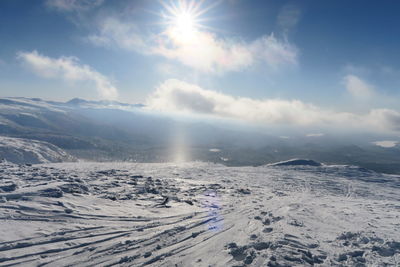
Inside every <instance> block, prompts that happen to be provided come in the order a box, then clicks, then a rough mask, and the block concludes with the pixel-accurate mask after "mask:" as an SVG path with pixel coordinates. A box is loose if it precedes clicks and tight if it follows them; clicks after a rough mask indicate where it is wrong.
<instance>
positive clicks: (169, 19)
mask: <svg viewBox="0 0 400 267" xmlns="http://www.w3.org/2000/svg"><path fill="white" fill-rule="evenodd" d="M201 2H202V1H183V0H182V1H178V2H170V3H169V4H163V6H164V8H165V11H166V13H163V17H164V20H165V23H166V24H167V25H168V28H167V31H168V32H169V33H170V34H171V35H172V36H173V38H174V39H175V40H176V41H179V42H190V41H192V40H193V39H194V38H195V36H196V33H198V32H199V28H200V27H201V24H200V20H201V19H200V16H201V15H203V14H204V13H205V12H206V11H207V10H208V9H202V8H201V5H200V4H201Z"/></svg>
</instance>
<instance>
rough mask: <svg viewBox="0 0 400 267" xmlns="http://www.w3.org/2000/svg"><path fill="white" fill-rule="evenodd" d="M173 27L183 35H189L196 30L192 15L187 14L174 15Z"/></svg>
mask: <svg viewBox="0 0 400 267" xmlns="http://www.w3.org/2000/svg"><path fill="white" fill-rule="evenodd" d="M173 24H174V27H176V29H177V30H178V31H179V33H181V34H183V35H191V34H193V32H194V31H195V30H196V28H195V18H194V16H193V14H190V13H188V12H182V13H180V14H176V17H175V19H174V23H173Z"/></svg>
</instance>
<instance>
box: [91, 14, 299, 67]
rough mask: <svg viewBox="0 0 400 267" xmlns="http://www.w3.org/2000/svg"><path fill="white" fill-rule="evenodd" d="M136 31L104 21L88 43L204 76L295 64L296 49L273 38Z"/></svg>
mask: <svg viewBox="0 0 400 267" xmlns="http://www.w3.org/2000/svg"><path fill="white" fill-rule="evenodd" d="M139 28H140V27H138V26H137V25H135V24H134V23H128V22H123V21H121V20H118V19H116V18H108V19H105V20H104V21H103V22H102V23H101V24H100V25H99V28H98V32H97V33H96V34H92V35H90V36H89V37H88V40H89V41H90V42H92V43H93V44H95V45H100V46H111V45H114V46H117V47H119V48H123V49H126V50H131V51H135V52H140V53H143V54H152V55H160V56H163V57H165V58H168V59H171V60H175V61H178V62H180V63H181V64H183V65H185V66H188V67H191V68H193V69H195V70H198V71H202V72H207V73H223V72H228V71H241V70H244V69H246V68H249V67H250V66H253V65H255V64H257V63H261V64H265V65H267V66H268V67H270V68H272V69H277V68H279V67H281V66H285V65H296V64H297V57H298V52H297V48H296V47H295V46H294V45H292V44H290V43H289V42H288V41H286V40H279V39H278V38H276V37H275V36H274V35H273V34H271V35H264V36H261V37H260V38H258V39H256V40H254V41H252V42H245V41H243V40H237V39H235V40H234V39H227V38H222V37H219V36H217V35H216V34H214V33H211V32H208V31H205V30H201V29H198V28H193V29H191V31H190V32H186V33H182V32H181V31H180V30H179V29H178V28H176V27H173V26H171V27H168V28H167V29H166V30H165V31H164V32H163V33H161V34H158V35H148V36H146V35H144V34H143V33H141V32H140V30H139Z"/></svg>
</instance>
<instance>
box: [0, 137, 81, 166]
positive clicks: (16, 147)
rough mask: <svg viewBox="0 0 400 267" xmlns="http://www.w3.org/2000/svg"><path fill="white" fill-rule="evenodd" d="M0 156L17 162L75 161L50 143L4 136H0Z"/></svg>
mask: <svg viewBox="0 0 400 267" xmlns="http://www.w3.org/2000/svg"><path fill="white" fill-rule="evenodd" d="M0 158H1V159H3V160H6V161H9V162H12V163H17V164H26V163H32V164H35V163H50V162H65V161H76V158H74V157H73V156H71V155H69V154H68V153H67V152H65V151H64V150H62V149H60V148H58V147H56V146H55V145H52V144H50V143H47V142H42V141H34V140H29V139H21V138H12V137H4V136H0Z"/></svg>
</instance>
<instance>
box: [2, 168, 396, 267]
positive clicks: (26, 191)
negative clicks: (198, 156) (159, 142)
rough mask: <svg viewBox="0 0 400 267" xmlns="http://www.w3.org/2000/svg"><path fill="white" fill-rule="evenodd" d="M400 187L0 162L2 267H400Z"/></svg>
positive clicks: (371, 175)
mask: <svg viewBox="0 0 400 267" xmlns="http://www.w3.org/2000/svg"><path fill="white" fill-rule="evenodd" d="M399 189H400V177H399V176H394V175H383V174H378V173H375V172H370V171H368V170H364V169H360V168H357V167H351V166H279V167H277V166H262V167H224V166H221V165H215V164H208V163H185V164H179V165H178V164H172V163H170V164H134V163H83V162H80V163H54V164H42V165H32V166H30V165H15V164H10V163H7V162H3V163H1V164H0V266H116V265H121V266H312V265H314V266H385V265H386V266H399V264H400V231H399V230H398V229H400V194H399V193H400V190H399ZM163 202H165V204H163Z"/></svg>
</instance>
